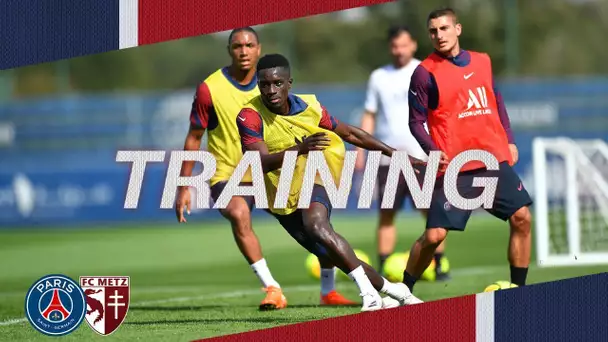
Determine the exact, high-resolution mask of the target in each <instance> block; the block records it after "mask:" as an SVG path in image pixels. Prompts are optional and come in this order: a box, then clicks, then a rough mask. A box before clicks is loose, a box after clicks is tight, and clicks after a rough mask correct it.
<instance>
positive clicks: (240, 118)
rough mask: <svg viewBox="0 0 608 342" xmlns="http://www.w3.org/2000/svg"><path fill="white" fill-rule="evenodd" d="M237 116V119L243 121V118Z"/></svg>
mask: <svg viewBox="0 0 608 342" xmlns="http://www.w3.org/2000/svg"><path fill="white" fill-rule="evenodd" d="M237 118H239V120H241V121H245V118H242V117H240V116H237Z"/></svg>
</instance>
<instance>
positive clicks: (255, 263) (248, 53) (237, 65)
mask: <svg viewBox="0 0 608 342" xmlns="http://www.w3.org/2000/svg"><path fill="white" fill-rule="evenodd" d="M260 51H261V44H260V43H259V40H258V35H257V33H256V31H255V30H254V29H252V28H251V27H244V28H238V29H235V30H233V31H232V32H231V33H230V37H229V38H228V52H229V54H230V56H231V58H232V64H231V65H230V66H227V67H224V68H221V69H219V70H217V71H216V72H214V73H213V74H211V75H210V76H209V77H207V79H206V80H205V81H204V82H202V83H200V85H199V86H198V88H197V90H196V94H195V96H194V101H193V103H192V111H191V113H190V129H189V132H188V135H187V137H186V141H185V144H184V150H187V151H198V150H199V149H200V147H201V141H202V138H203V134H204V133H205V130H206V131H207V134H208V151H209V152H211V153H212V154H213V155H214V157H215V160H216V172H215V174H214V175H213V177H212V178H211V181H210V183H211V184H210V185H211V197H212V198H213V200H214V201H217V199H218V197H219V196H220V194H221V193H222V190H223V189H224V187H225V185H226V183H227V182H228V180H229V179H230V176H231V175H232V173H233V171H234V169H235V168H236V166H237V165H238V163H239V161H240V160H241V157H242V156H243V152H242V150H241V146H240V138H239V133H238V130H237V126H236V124H235V120H236V116H237V115H238V113H239V111H240V110H241V108H243V105H244V104H246V103H247V102H248V101H249V100H251V99H252V98H254V97H255V96H257V95H259V94H260V91H259V89H258V87H257V74H256V69H255V68H256V63H257V61H258V59H259V56H260ZM193 167H194V162H185V163H184V165H183V167H182V173H181V175H182V176H191V175H192V169H193ZM248 182H251V175H250V174H249V173H247V174H246V175H245V177H244V178H243V183H248ZM184 207H186V208H187V210H188V211H189V210H190V191H189V189H188V187H183V188H180V191H179V194H178V196H177V201H176V215H177V219H178V221H179V222H186V219H185V217H184ZM252 207H253V198H252V197H236V196H235V197H233V198H232V199H231V200H230V203H229V204H228V206H227V207H226V208H225V209H221V210H220V212H221V213H222V215H223V216H224V217H225V218H226V219H228V221H230V223H231V226H232V233H233V235H234V239H235V241H236V244H237V245H238V247H239V250H240V251H241V253H242V254H243V256H244V257H245V259H246V260H247V262H248V263H249V265H250V266H251V268H252V270H253V272H254V273H255V274H256V276H257V277H258V279H259V280H260V282H261V283H262V286H263V287H264V290H265V291H266V296H265V298H264V299H263V300H262V302H261V303H260V310H275V309H282V308H285V307H286V306H287V299H286V298H285V296H284V295H283V291H282V290H281V286H280V285H279V283H278V282H277V281H276V280H275V279H274V277H273V276H272V274H271V272H270V269H269V268H268V265H267V263H266V260H265V258H264V257H263V255H262V248H261V247H260V242H259V241H258V238H257V237H256V235H255V233H254V231H253V228H252V224H251V210H252ZM332 271H333V269H332ZM334 287H335V280H334V278H333V277H331V278H328V277H324V278H321V289H322V291H321V293H322V295H321V304H322V305H352V304H355V303H354V302H352V301H350V300H348V299H346V298H344V297H343V296H342V295H341V294H340V293H338V292H336V291H335V290H334ZM325 289H329V290H327V291H324V290H325Z"/></svg>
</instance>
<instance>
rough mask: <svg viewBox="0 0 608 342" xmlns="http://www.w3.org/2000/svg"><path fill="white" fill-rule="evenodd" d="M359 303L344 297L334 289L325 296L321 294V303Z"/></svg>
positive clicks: (334, 304) (335, 304)
mask: <svg viewBox="0 0 608 342" xmlns="http://www.w3.org/2000/svg"><path fill="white" fill-rule="evenodd" d="M358 304H359V303H356V302H353V301H352V300H348V299H346V297H344V296H343V295H341V294H339V293H338V292H337V291H336V290H332V291H331V292H330V293H328V294H326V295H325V296H323V295H322V296H321V305H331V306H338V305H358Z"/></svg>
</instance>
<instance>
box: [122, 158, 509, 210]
mask: <svg viewBox="0 0 608 342" xmlns="http://www.w3.org/2000/svg"><path fill="white" fill-rule="evenodd" d="M165 155H166V152H165V151H118V153H117V155H116V161H117V162H120V163H131V174H130V176H129V184H128V187H127V192H126V197H125V203H124V208H125V209H137V204H138V202H139V196H140V193H141V188H142V183H143V179H144V174H145V171H146V166H147V164H148V163H153V162H157V163H159V162H164V161H165ZM297 158H298V155H297V152H296V151H288V152H286V153H285V157H284V160H283V164H282V168H281V176H280V179H279V184H278V187H277V194H276V196H275V202H274V203H273V207H274V208H285V207H286V205H287V200H288V198H289V192H290V187H291V182H292V179H293V172H294V170H295V167H296V160H297ZM356 158H357V152H356V151H347V152H346V155H345V158H344V164H343V166H342V174H341V175H340V184H335V182H334V180H333V177H332V175H331V172H330V169H329V167H328V165H327V162H326V160H325V157H324V154H323V152H322V151H311V152H309V153H308V156H307V160H306V167H305V170H304V176H303V181H302V186H301V191H300V198H299V199H298V208H308V207H309V206H310V200H311V197H312V190H313V186H314V183H315V178H316V177H317V175H319V177H320V178H321V180H322V182H323V186H324V187H325V189H326V191H327V194H328V196H329V198H330V200H331V204H332V206H333V208H336V209H344V208H346V204H347V201H348V197H349V194H350V190H351V187H352V179H353V174H354V170H355V161H356ZM380 158H381V152H380V151H370V152H369V153H368V158H367V163H366V165H365V170H364V172H363V181H362V187H361V191H360V194H359V199H358V203H357V208H359V209H368V208H370V207H371V204H372V200H373V193H374V189H375V186H376V179H377V174H378V169H379V166H380ZM440 159H441V152H438V151H432V152H431V153H430V155H429V158H428V160H427V161H426V163H425V169H426V171H425V175H424V181H423V184H422V186H420V184H419V182H418V180H417V178H416V171H415V168H414V165H412V162H411V159H410V157H409V155H408V154H407V152H403V151H395V152H394V153H393V156H392V157H391V162H390V166H389V173H388V179H387V187H386V189H385V194H384V198H383V200H382V203H381V207H382V208H383V209H386V208H391V207H392V206H393V204H394V201H395V195H396V191H397V182H398V180H399V177H400V176H401V175H402V174H403V175H404V178H405V180H406V182H407V186H408V187H409V189H410V191H411V194H412V198H413V201H414V205H415V206H416V208H419V209H428V208H429V207H430V205H431V198H432V194H433V189H434V187H435V182H436V180H437V175H438V172H439V167H440ZM184 161H195V162H198V163H200V164H202V172H201V173H200V174H198V175H196V176H191V177H183V176H180V172H181V167H182V164H183V162H184ZM471 161H481V162H482V163H483V164H485V165H486V168H487V169H488V170H498V167H499V163H498V160H497V159H496V157H494V155H492V154H491V153H489V152H487V151H483V150H469V151H465V152H462V153H460V154H458V155H457V156H456V157H455V158H453V159H452V160H450V162H449V164H448V165H447V168H446V169H445V171H443V172H444V173H445V174H444V180H443V181H444V186H443V188H444V192H445V195H446V198H447V199H448V202H449V203H450V204H451V205H452V206H454V207H456V208H460V209H463V210H475V209H478V208H480V207H483V208H484V209H490V208H491V207H492V205H493V202H494V196H495V193H496V187H497V185H498V177H475V178H474V180H473V186H474V187H483V188H484V190H483V191H482V193H481V195H479V196H478V197H476V198H464V197H462V196H461V195H460V193H459V191H458V188H457V183H456V182H457V179H458V173H459V171H460V169H461V168H462V167H463V166H464V165H465V164H467V163H469V162H471ZM215 168H216V162H215V158H214V157H213V155H212V154H211V153H209V152H206V151H172V152H171V154H170V159H169V166H168V170H167V176H166V177H165V185H164V189H163V193H162V198H161V204H160V208H161V209H171V208H173V205H174V202H175V196H176V193H177V189H178V187H184V186H187V187H191V188H194V189H195V190H196V208H197V209H210V208H211V205H210V193H211V190H210V186H209V180H210V179H211V177H212V176H213V175H214V173H215ZM248 170H251V176H252V180H253V181H252V184H251V185H242V184H240V183H241V180H242V179H243V176H244V175H245V173H246V172H247V171H248ZM233 196H252V197H254V199H255V206H256V208H258V209H268V208H269V207H268V197H267V194H266V186H265V183H264V173H263V171H262V162H261V158H260V154H259V152H257V151H247V152H245V153H244V155H243V157H242V158H241V160H240V162H239V164H238V165H237V167H236V168H235V170H234V173H233V174H232V176H231V177H230V179H229V180H228V183H227V184H226V186H225V188H224V190H223V191H222V193H221V195H220V197H219V198H218V200H217V202H215V203H214V205H213V209H223V208H226V206H227V205H228V203H229V202H230V199H231V198H232V197H233Z"/></svg>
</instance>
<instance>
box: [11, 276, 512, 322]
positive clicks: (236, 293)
mask: <svg viewBox="0 0 608 342" xmlns="http://www.w3.org/2000/svg"><path fill="white" fill-rule="evenodd" d="M503 268H505V267H504V266H482V267H468V268H461V269H455V270H453V271H452V272H450V273H451V274H452V275H454V276H470V275H478V274H484V273H489V272H495V271H500V270H501V269H503ZM318 288H319V285H318V284H317V285H300V286H291V287H285V288H283V289H284V290H285V292H300V291H311V290H315V289H318ZM146 292H147V291H146ZM259 293H260V291H259V290H239V291H230V292H221V293H216V294H211V295H200V296H192V297H172V298H166V299H158V300H149V301H142V302H136V303H133V304H132V305H133V306H146V305H155V304H165V303H174V302H188V301H194V300H202V299H219V298H234V297H241V296H251V295H255V294H259ZM24 322H27V318H13V319H8V320H5V321H1V322H0V326H7V325H14V324H20V323H24Z"/></svg>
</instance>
